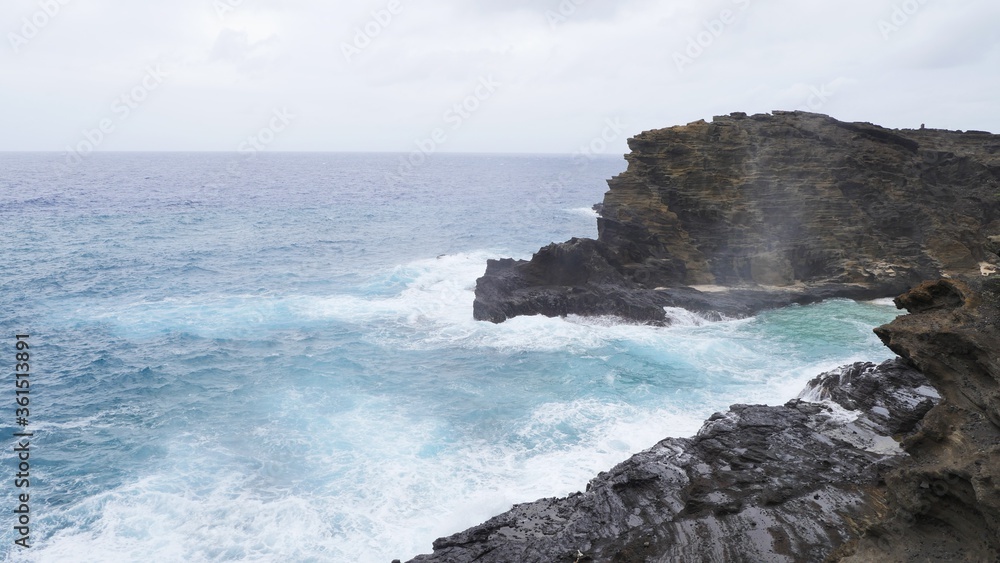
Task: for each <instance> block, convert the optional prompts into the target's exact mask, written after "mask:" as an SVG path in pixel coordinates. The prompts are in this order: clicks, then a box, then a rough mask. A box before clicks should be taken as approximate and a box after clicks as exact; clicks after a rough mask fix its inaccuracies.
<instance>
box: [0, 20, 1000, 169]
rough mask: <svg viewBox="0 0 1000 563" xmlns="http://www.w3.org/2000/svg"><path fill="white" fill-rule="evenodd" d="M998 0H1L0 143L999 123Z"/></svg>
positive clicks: (550, 137)
mask: <svg viewBox="0 0 1000 563" xmlns="http://www.w3.org/2000/svg"><path fill="white" fill-rule="evenodd" d="M998 24H1000V2H996V0H951V1H948V2H945V1H944V0H905V1H903V0H836V1H833V0H825V1H819V0H768V1H765V0H715V1H708V2H706V1H693V0H620V1H615V2H610V1H601V0H536V1H531V2H529V1H527V0H504V1H500V0H496V1H487V0H435V1H434V2H430V1H427V0H425V1H422V2H418V1H415V0H374V1H363V2H344V1H340V0H332V1H330V0H326V1H321V0H283V1H281V2H277V1H270V2H269V1H264V0H172V1H171V2H152V1H150V0H128V1H126V0H6V1H5V2H4V7H3V9H2V13H0V32H2V34H3V44H2V45H0V115H2V120H0V128H2V129H0V130H2V131H3V133H4V134H3V135H0V151H20V150H29V151H63V152H67V151H70V150H80V151H84V150H87V151H88V152H89V151H90V150H95V151H132V150H137V151H161V150H162V151H245V150H250V149H251V148H252V150H267V151H386V152H409V151H421V152H424V153H427V154H429V153H434V152H503V153H565V154H570V153H577V152H591V153H608V154H623V153H625V152H627V150H628V149H627V145H626V140H627V138H628V137H630V136H633V135H635V134H636V133H639V132H641V131H644V130H648V129H655V128H661V127H669V126H672V125H679V124H685V123H688V122H691V121H696V120H698V119H706V120H711V118H712V116H714V115H722V114H729V113H732V112H736V111H742V112H747V113H762V112H769V111H772V110H796V109H798V110H804V111H815V112H819V113H825V114H829V115H832V116H833V117H836V118H838V119H841V120H846V121H868V122H873V123H876V124H879V125H884V126H887V127H899V128H905V127H913V128H915V127H919V126H920V125H921V124H926V126H927V127H935V128H944V129H962V130H967V129H976V130H986V131H992V132H995V133H996V132H1000V109H998V107H1000V106H998V104H997V101H998V95H997V92H998V91H1000V72H998V69H1000V33H997V32H996V29H997V27H998Z"/></svg>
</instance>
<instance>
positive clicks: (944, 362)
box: [831, 276, 1000, 562]
mask: <svg viewBox="0 0 1000 563" xmlns="http://www.w3.org/2000/svg"><path fill="white" fill-rule="evenodd" d="M896 302H897V305H899V306H900V307H903V308H906V309H907V310H908V311H909V312H910V314H909V315H905V316H902V317H899V318H898V319H896V320H895V321H893V322H892V323H890V324H889V325H887V326H884V327H881V328H879V329H877V331H876V332H877V334H878V335H879V337H880V338H882V340H883V341H884V342H885V343H886V345H888V346H889V348H891V349H892V350H893V351H895V352H896V353H897V354H899V355H900V356H902V357H904V358H907V359H908V360H909V361H911V362H912V363H913V364H914V365H916V366H917V367H918V368H919V369H920V370H921V371H922V372H923V373H924V374H926V376H927V377H928V379H929V380H930V382H931V383H932V384H933V385H934V386H935V387H936V388H937V389H939V390H940V392H941V395H942V396H943V401H942V402H941V404H939V405H938V406H937V407H935V408H934V409H933V410H931V411H930V413H928V415H927V416H926V418H925V419H924V421H923V423H922V427H921V429H920V431H919V432H916V433H915V434H913V435H911V436H909V437H908V438H907V439H906V440H904V441H903V447H904V448H905V450H906V451H907V452H908V453H909V454H910V456H911V458H910V459H909V461H908V462H907V463H905V464H903V465H901V466H900V467H898V468H897V469H896V470H894V471H893V472H891V473H889V474H888V476H887V478H886V482H887V494H886V496H885V499H884V503H883V504H881V505H880V507H879V510H878V511H877V512H878V514H877V517H875V518H874V519H872V520H870V521H868V522H867V524H866V526H865V530H864V534H863V538H862V539H860V540H859V541H856V542H852V543H851V544H849V545H847V546H844V547H843V548H842V549H841V550H840V551H838V552H837V554H836V555H835V556H834V557H832V558H831V559H834V560H838V561H844V562H848V561H850V562H867V561H928V560H930V561H989V562H995V561H1000V278H998V277H995V276H994V277H990V278H987V280H985V281H983V282H972V283H965V282H961V281H956V280H941V281H937V282H931V283H926V284H923V285H921V286H919V287H917V288H915V289H914V290H913V291H910V292H909V293H907V294H905V295H903V296H901V297H899V298H898V299H897V300H896Z"/></svg>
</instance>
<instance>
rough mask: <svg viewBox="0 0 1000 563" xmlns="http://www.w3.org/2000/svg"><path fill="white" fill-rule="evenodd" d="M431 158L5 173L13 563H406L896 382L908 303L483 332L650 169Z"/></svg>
mask: <svg viewBox="0 0 1000 563" xmlns="http://www.w3.org/2000/svg"><path fill="white" fill-rule="evenodd" d="M405 157H406V155H392V154H320V153H302V154H293V153H258V154H257V155H256V156H254V157H252V158H250V157H246V156H234V155H231V154H214V153H200V154H196V153H190V154H189V153H97V154H93V155H90V156H88V157H87V158H85V159H84V160H83V162H81V163H78V164H75V165H71V166H68V167H60V166H58V164H59V163H61V162H62V157H61V155H58V154H45V153H38V154H35V153H5V154H3V153H0V240H2V243H0V245H2V246H0V248H2V253H0V258H2V260H3V276H2V278H0V282H2V285H0V366H3V370H4V373H6V374H7V375H6V377H5V381H6V382H7V383H5V384H4V385H3V386H2V389H0V404H5V405H7V407H6V408H3V409H0V436H3V444H4V449H3V454H2V456H0V475H2V479H0V482H2V485H0V513H2V514H4V515H5V516H4V517H2V518H0V554H2V555H3V559H4V560H5V561H46V562H48V561H52V562H66V561H73V562H112V561H114V562H118V561H157V562H172V561H178V562H180V561H184V562H198V561H337V562H340V561H343V562H381V563H389V561H390V560H392V559H395V558H399V559H404V560H405V559H407V558H409V557H412V556H414V555H417V554H418V553H426V552H429V551H430V550H431V542H432V541H433V540H434V539H435V538H437V537H440V536H444V535H448V534H451V533H454V532H458V531H460V530H462V529H465V528H466V527H469V526H471V525H474V524H477V523H479V522H481V521H483V520H485V519H487V518H489V517H491V516H493V515H496V514H498V513H500V512H503V511H504V510H506V509H508V508H510V506H511V505H512V504H513V503H518V502H525V501H531V500H535V499H537V498H541V497H551V496H556V495H565V494H568V493H571V492H575V491H580V490H583V489H585V487H586V484H587V481H588V480H589V479H590V478H592V477H593V476H595V475H596V474H597V473H598V472H600V471H602V470H607V469H609V468H611V467H612V466H613V465H615V464H616V463H618V462H620V461H623V460H624V459H626V458H627V457H628V456H629V455H630V454H632V453H635V452H638V451H641V450H643V449H646V448H648V447H650V446H652V445H653V444H655V443H656V442H657V441H658V440H660V439H662V438H665V437H668V436H689V435H693V434H694V433H695V432H696V431H697V430H698V428H699V427H700V425H701V423H702V421H703V420H704V419H705V418H707V417H708V416H710V415H711V414H712V413H714V412H716V411H720V410H725V409H726V408H727V407H728V406H729V405H731V404H734V403H766V404H782V403H784V402H786V401H787V400H789V399H792V398H794V397H795V396H797V395H798V393H799V392H800V391H802V389H803V388H804V386H805V384H806V382H807V381H808V380H809V379H811V378H812V377H813V376H815V375H817V374H819V373H820V372H822V371H824V370H829V369H832V368H834V367H837V366H839V365H842V364H845V363H849V362H853V361H860V360H867V361H880V360H883V359H887V358H890V357H891V356H892V354H891V352H889V351H888V350H887V349H886V348H885V347H883V346H882V345H881V343H880V342H879V341H878V339H877V338H876V337H875V336H874V334H872V328H873V327H875V326H877V325H879V324H882V323H885V322H888V321H889V320H891V319H892V318H894V317H895V316H896V315H897V314H898V312H897V311H896V309H895V308H894V307H893V306H892V304H891V302H889V301H887V300H879V301H874V302H855V301H850V300H843V299H840V300H832V301H828V302H825V303H820V304H816V305H810V306H794V307H789V308H785V309H781V310H776V311H769V312H765V313H762V314H760V315H758V316H756V317H753V318H749V319H734V320H724V321H719V322H708V321H706V320H704V319H702V318H699V317H698V316H696V315H693V314H690V313H685V312H684V311H673V312H672V316H673V317H674V318H675V319H676V321H677V322H676V323H675V324H674V325H673V326H671V327H666V328H664V327H652V326H638V325H631V324H627V323H622V322H620V321H618V320H616V319H612V318H575V317H570V318H564V319H549V318H541V317H521V318H515V319H512V320H510V321H508V322H506V323H503V324H500V325H494V324H490V323H484V322H477V321H475V320H473V318H472V302H473V291H474V288H475V281H476V278H477V277H479V276H481V275H482V273H483V271H484V269H485V265H486V261H487V260H488V259H490V258H501V257H516V258H528V257H530V256H531V253H532V252H534V251H536V250H537V249H538V248H540V247H541V246H544V245H546V244H548V243H550V242H554V241H563V240H567V239H569V238H571V237H595V236H596V234H597V228H596V221H595V218H596V215H595V213H594V212H593V211H592V209H591V206H592V205H593V204H594V203H597V202H599V201H601V199H602V197H603V194H604V192H605V191H606V190H607V184H606V183H605V180H606V179H607V178H610V177H612V176H614V175H615V174H618V173H620V172H622V171H624V169H625V166H626V163H625V161H624V159H622V158H621V157H604V156H601V157H593V158H584V157H579V156H578V157H570V156H538V155H452V154H438V155H434V156H433V157H431V158H428V159H426V161H425V162H423V163H421V164H420V165H417V166H406V165H402V164H401V159H403V158H405ZM16 335H23V336H27V338H24V339H18V338H17V336H16ZM21 340H23V341H24V342H25V343H26V344H27V345H28V346H29V347H30V348H29V349H28V350H27V352H28V353H30V365H31V368H30V414H29V415H27V416H26V417H25V418H26V420H22V421H18V420H17V418H16V417H15V408H17V406H16V405H15V404H14V401H15V400H16V399H17V398H18V397H20V396H18V395H16V391H17V389H16V388H15V381H16V378H15V376H14V372H15V364H16V363H18V360H17V359H16V354H17V353H18V350H16V344H17V342H19V341H21ZM21 422H26V423H27V424H21ZM26 432H28V433H31V437H30V439H29V440H28V441H29V442H30V460H29V461H28V462H27V463H29V465H30V470H29V472H30V477H29V478H28V479H29V481H30V484H29V485H27V486H22V487H17V486H15V482H16V476H15V474H16V473H17V472H18V471H19V463H20V461H19V458H18V455H19V453H18V451H16V450H15V448H17V447H18V444H20V443H22V442H23V440H24V438H19V437H15V436H14V434H15V433H21V434H24V433H26ZM22 453H23V451H22ZM26 493H27V494H29V495H30V500H29V502H28V503H23V504H27V505H28V507H29V511H30V512H29V520H30V523H29V525H28V528H29V532H30V535H29V538H30V545H31V547H30V548H23V547H21V546H19V545H16V544H15V543H14V541H15V540H16V539H18V538H20V537H22V536H21V534H22V532H21V531H18V530H17V529H15V526H17V525H18V522H17V520H16V518H18V517H19V516H18V514H17V513H15V512H14V510H16V509H17V508H18V507H19V506H20V505H21V504H22V503H21V501H20V498H19V495H22V494H26Z"/></svg>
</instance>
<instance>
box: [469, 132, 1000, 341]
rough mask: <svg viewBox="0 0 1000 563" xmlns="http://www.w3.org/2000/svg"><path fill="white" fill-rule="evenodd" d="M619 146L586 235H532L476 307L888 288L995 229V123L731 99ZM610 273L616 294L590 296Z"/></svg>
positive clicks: (751, 298)
mask: <svg viewBox="0 0 1000 563" xmlns="http://www.w3.org/2000/svg"><path fill="white" fill-rule="evenodd" d="M629 147H630V148H631V151H632V152H631V153H630V154H628V155H627V156H626V159H627V160H628V163H629V167H628V170H627V171H626V172H624V173H622V174H620V175H618V176H616V177H615V178H612V179H611V180H609V181H608V184H609V186H610V190H609V191H608V192H607V194H606V195H605V198H604V203H603V205H602V211H601V217H600V218H599V219H598V231H599V236H598V240H597V241H596V243H597V244H595V245H589V246H586V255H580V256H577V252H576V250H575V249H574V248H565V249H562V251H560V252H557V249H556V248H553V246H550V247H547V249H546V251H545V252H544V253H542V258H544V259H545V261H546V262H545V263H540V261H539V260H540V258H539V255H536V257H535V258H534V259H532V260H531V261H530V262H523V261H522V262H514V263H512V264H507V265H506V266H507V267H505V268H502V269H501V268H496V267H494V266H493V265H492V264H491V265H489V266H488V267H487V272H486V274H485V276H484V277H483V278H481V280H480V282H479V286H478V287H477V295H476V297H477V299H476V301H477V303H476V310H475V314H476V318H478V319H480V320H491V321H494V322H501V321H503V320H504V319H506V318H509V317H511V316H515V315H521V314H545V315H550V316H554V315H561V314H566V313H567V312H569V313H576V314H583V315H587V314H609V313H610V314H620V315H621V316H625V317H629V313H628V310H629V309H632V310H637V311H641V314H640V315H639V317H636V320H643V321H648V320H650V319H649V317H650V316H651V315H653V316H657V315H658V316H659V318H660V319H663V315H662V314H661V313H658V312H657V311H656V309H658V308H660V307H662V306H678V305H679V306H685V305H686V303H685V302H684V299H678V298H677V296H676V295H670V294H669V293H668V294H663V293H662V290H661V292H657V291H656V290H657V288H663V287H666V288H677V287H681V286H698V285H702V284H711V285H721V286H725V287H729V288H740V289H741V290H742V291H743V292H744V293H745V294H746V295H745V296H741V297H739V298H738V299H737V301H739V303H738V306H732V305H733V304H732V303H727V302H726V300H725V299H717V298H718V297H719V294H718V293H715V294H713V296H712V297H711V298H710V299H708V302H709V303H711V302H713V301H720V304H719V306H718V307H717V308H716V309H717V310H720V312H724V313H736V314H740V313H744V312H751V311H753V310H756V309H759V308H761V307H763V306H773V305H775V304H778V305H781V304H787V303H792V302H807V301H815V300H816V299H817V298H821V297H831V296H836V295H843V296H871V297H874V296H890V295H896V294H898V293H900V292H902V291H904V290H906V289H907V288H909V287H912V286H913V285H915V284H916V283H919V281H921V280H924V279H935V278H938V277H941V276H952V275H976V276H978V275H980V272H981V269H982V268H983V267H984V266H986V267H988V266H989V265H994V264H996V263H997V258H996V255H995V254H993V253H991V252H989V248H991V247H992V246H996V245H997V244H1000V243H997V242H996V240H1000V239H998V238H997V237H998V236H1000V135H991V134H989V133H979V132H967V133H961V132H952V131H938V130H889V129H884V128H882V127H878V126H875V125H871V124H867V123H844V122H840V121H837V120H835V119H832V118H830V117H827V116H824V115H818V114H810V113H802V112H775V113H774V114H773V115H755V116H750V117H748V116H746V115H745V114H739V113H737V114H732V115H730V116H724V117H716V118H715V119H714V121H713V122H712V123H707V122H704V121H699V122H696V123H692V124H689V125H685V126H678V127H670V128H667V129H659V130H654V131H646V132H644V133H641V134H639V135H637V136H636V137H635V138H633V139H630V140H629ZM990 237H993V238H992V239H991V238H990ZM564 244H565V243H564ZM562 246H563V245H554V247H562ZM575 246H576V247H578V248H583V247H581V245H580V244H579V243H576V244H575ZM554 254H559V255H560V260H559V261H553V260H551V259H549V258H548V257H550V256H551V255H554ZM595 256H600V257H601V259H600V260H598V261H595V260H594V257H595ZM543 270H544V271H546V273H545V274H542V273H541V272H542V271H543ZM563 270H565V272H566V273H567V274H571V275H563V274H562V273H560V272H562V271H563ZM583 270H586V271H583ZM595 273H596V274H598V275H596V276H594V275H592V274H595ZM594 277H596V278H600V279H601V280H602V282H601V283H602V284H603V285H604V286H605V287H602V288H598V287H596V286H595V284H594V283H593V282H591V281H589V280H590V279H591V278H594ZM611 280H614V281H613V285H614V286H615V287H616V288H617V289H618V291H617V293H618V294H619V295H618V296H617V300H618V302H620V305H621V307H618V306H617V305H615V306H609V305H607V304H600V305H598V306H596V307H595V305H594V302H595V301H596V300H597V299H595V297H594V296H595V295H596V296H599V295H600V294H601V293H602V292H604V293H606V292H607V285H608V283H609V282H610V281H611ZM570 288H572V289H573V291H572V292H570V291H569V289H570ZM623 292H624V293H627V294H628V295H630V296H631V300H630V299H628V298H626V297H624V296H622V295H620V294H621V293H623ZM695 301H699V300H697V299H696V300H695ZM702 301H704V300H702ZM553 303H557V304H558V307H553V306H551V304H553ZM609 307H610V308H611V309H617V308H620V309H621V311H615V310H611V311H609V310H608V309H609ZM692 308H694V309H706V308H708V309H710V308H712V307H711V306H707V307H706V306H703V304H702V303H700V302H697V303H694V304H693V305H692Z"/></svg>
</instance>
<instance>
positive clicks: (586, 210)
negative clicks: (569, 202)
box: [566, 207, 601, 218]
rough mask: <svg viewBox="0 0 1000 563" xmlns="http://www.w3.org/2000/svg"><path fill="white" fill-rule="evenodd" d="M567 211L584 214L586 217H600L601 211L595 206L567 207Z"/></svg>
mask: <svg viewBox="0 0 1000 563" xmlns="http://www.w3.org/2000/svg"><path fill="white" fill-rule="evenodd" d="M566 212H567V213H572V214H573V215H582V216H584V217H594V218H597V217H600V216H601V215H600V213H598V212H597V211H595V210H594V208H593V207H574V208H572V209H567V210H566Z"/></svg>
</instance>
